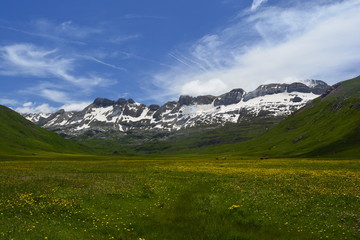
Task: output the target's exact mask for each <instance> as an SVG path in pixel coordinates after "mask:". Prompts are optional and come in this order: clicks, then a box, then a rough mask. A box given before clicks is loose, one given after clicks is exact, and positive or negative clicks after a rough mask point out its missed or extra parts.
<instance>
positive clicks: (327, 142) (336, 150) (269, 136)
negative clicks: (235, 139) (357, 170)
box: [216, 77, 360, 158]
mask: <svg viewBox="0 0 360 240" xmlns="http://www.w3.org/2000/svg"><path fill="white" fill-rule="evenodd" d="M216 150H217V151H220V152H221V151H225V152H226V151H230V152H231V151H236V152H239V153H240V154H244V155H258V156H259V155H262V156H271V157H273V156H278V157H279V156H280V157H288V156H307V157H317V156H322V157H324V156H325V157H351V158H359V157H360V77H357V78H354V79H351V80H348V81H344V82H342V83H341V84H340V86H339V87H338V88H337V89H335V90H334V91H332V92H331V93H330V94H329V95H327V96H326V97H323V98H317V99H316V100H315V101H313V103H312V105H309V106H307V107H305V108H303V109H301V110H299V111H298V112H296V113H295V114H293V115H292V116H290V117H289V118H287V119H286V120H284V121H283V122H281V123H280V124H278V125H276V126H274V127H273V128H272V129H270V130H269V131H268V132H266V133H265V134H263V135H262V136H261V137H259V138H256V139H252V140H250V141H247V142H244V143H241V144H237V145H235V146H219V147H217V149H216Z"/></svg>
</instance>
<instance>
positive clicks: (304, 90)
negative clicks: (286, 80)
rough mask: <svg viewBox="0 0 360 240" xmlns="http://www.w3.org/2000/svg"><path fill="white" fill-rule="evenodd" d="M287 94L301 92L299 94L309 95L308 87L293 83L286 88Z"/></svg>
mask: <svg viewBox="0 0 360 240" xmlns="http://www.w3.org/2000/svg"><path fill="white" fill-rule="evenodd" d="M287 91H288V92H301V93H310V92H311V89H310V87H308V86H306V85H305V84H304V83H300V82H295V83H292V84H290V85H288V87H287Z"/></svg>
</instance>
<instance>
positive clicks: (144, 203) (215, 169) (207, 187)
mask: <svg viewBox="0 0 360 240" xmlns="http://www.w3.org/2000/svg"><path fill="white" fill-rule="evenodd" d="M359 170H360V164H359V161H358V160H311V159H264V160H259V159H244V160H241V159H227V160H215V158H214V159H196V158H195V157H194V159H192V160H181V159H176V158H175V159H159V160H154V159H152V160H146V159H129V160H124V159H122V160H119V159H115V158H104V159H102V160H92V159H91V158H90V157H88V158H86V157H84V158H82V159H81V160H76V158H75V159H74V158H73V159H72V160H67V159H65V157H64V159H60V158H59V159H56V160H54V159H53V160H44V159H43V160H38V161H36V160H12V161H6V160H3V161H0V239H51V240H55V239H59V240H65V239H136V240H140V239H146V240H152V239H156V240H159V239H160V240H162V239H187V240H190V239H196V240H200V239H206V240H209V239H214V240H215V239H216V240H219V239H232V240H235V239H358V238H359V236H360V175H359Z"/></svg>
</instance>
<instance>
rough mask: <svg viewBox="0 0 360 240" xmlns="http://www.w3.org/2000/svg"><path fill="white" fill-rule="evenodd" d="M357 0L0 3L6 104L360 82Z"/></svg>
mask: <svg viewBox="0 0 360 240" xmlns="http://www.w3.org/2000/svg"><path fill="white" fill-rule="evenodd" d="M359 12H360V0H347V1H340V0H317V1H310V0H301V1H300V0H287V1H285V0H244V1H240V0H191V1H190V0H182V1H178V0H131V1H130V0H102V1H100V0H99V1H97V0H96V1H95V0H91V1H90V0H87V1H84V0H77V1H68V0H62V1H49V0H33V1H28V0H2V1H1V3H0V36H1V38H0V82H1V88H0V104H3V105H6V106H9V107H12V108H13V109H15V110H17V111H20V112H51V111H55V110H57V109H59V108H65V109H66V110H80V109H82V108H84V107H85V106H86V105H88V104H89V103H91V102H92V101H93V100H94V99H95V98H96V97H106V98H109V99H113V100H116V99H118V98H120V97H123V98H133V99H134V100H136V101H137V102H141V103H145V104H151V103H158V104H163V103H165V102H166V101H169V100H174V99H177V98H178V96H179V95H180V94H190V95H204V94H213V95H218V94H221V93H224V92H227V91H229V90H231V89H233V88H239V87H241V88H244V89H245V90H247V91H251V90H253V89H254V88H256V87H257V86H258V85H260V84H265V83H271V82H292V81H296V80H301V79H308V78H312V79H322V80H325V81H326V82H328V83H329V84H333V83H336V82H338V81H340V80H345V79H347V78H351V77H354V76H357V75H359V74H360V70H359V64H360V41H359V39H360V31H359V30H358V28H359V26H360V14H359Z"/></svg>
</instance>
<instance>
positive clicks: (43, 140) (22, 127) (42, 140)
mask: <svg viewBox="0 0 360 240" xmlns="http://www.w3.org/2000/svg"><path fill="white" fill-rule="evenodd" d="M0 133H1V134H0V156H1V155H5V156H16V155H38V154H40V155H43V154H46V155H49V154H51V153H53V154H56V153H80V152H85V151H89V149H88V148H85V147H84V146H81V145H80V144H78V143H75V142H72V141H68V140H65V139H63V138H61V137H60V136H59V135H57V134H55V133H52V132H49V131H47V130H45V129H43V128H40V127H38V126H36V125H35V124H33V123H32V122H30V121H28V120H26V119H25V118H23V117H22V116H21V115H20V114H18V113H16V112H14V111H13V110H11V109H9V108H7V107H4V106H1V105H0Z"/></svg>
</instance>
